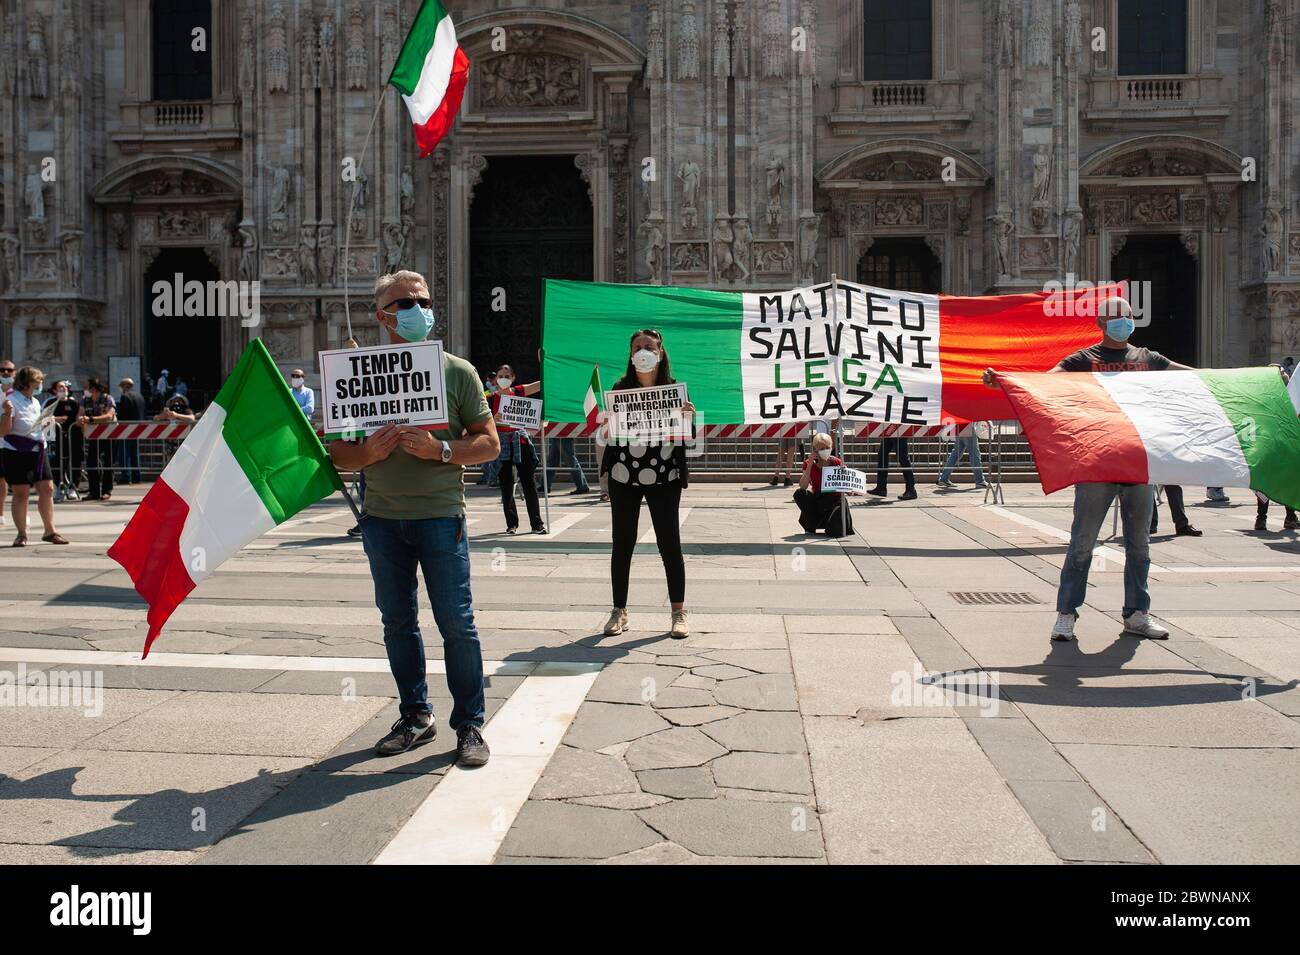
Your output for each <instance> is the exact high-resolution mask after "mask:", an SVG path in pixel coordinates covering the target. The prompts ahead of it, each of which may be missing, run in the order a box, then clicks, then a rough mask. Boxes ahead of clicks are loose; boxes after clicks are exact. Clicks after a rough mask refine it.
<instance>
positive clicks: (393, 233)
mask: <svg viewBox="0 0 1300 955" xmlns="http://www.w3.org/2000/svg"><path fill="white" fill-rule="evenodd" d="M383 235H384V269H385V271H388V272H396V271H397V270H398V269H400V268H402V259H403V256H404V255H405V253H406V234H405V230H404V229H403V228H402V223H401V222H394V221H393V220H391V219H389V220H387V221H385V222H384V229H383Z"/></svg>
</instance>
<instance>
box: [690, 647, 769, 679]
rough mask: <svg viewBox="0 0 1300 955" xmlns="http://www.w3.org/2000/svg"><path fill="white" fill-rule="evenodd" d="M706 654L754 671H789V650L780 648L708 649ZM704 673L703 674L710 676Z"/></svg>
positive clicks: (720, 660) (721, 661) (720, 661)
mask: <svg viewBox="0 0 1300 955" xmlns="http://www.w3.org/2000/svg"><path fill="white" fill-rule="evenodd" d="M708 656H709V657H710V658H711V659H714V660H717V661H718V662H719V663H730V664H732V665H733V666H738V667H742V668H744V669H746V670H752V671H753V672H755V673H789V672H790V651H789V650H786V649H784V648H783V649H780V650H710V651H709V653H708ZM712 675H713V674H711V673H705V674H704V676H712Z"/></svg>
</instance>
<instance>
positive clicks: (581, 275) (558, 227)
mask: <svg viewBox="0 0 1300 955" xmlns="http://www.w3.org/2000/svg"><path fill="white" fill-rule="evenodd" d="M573 160H574V157H573V156H571V155H569V156H492V157H490V158H489V159H488V162H487V169H486V170H484V172H483V180H482V182H481V183H480V184H479V186H478V188H476V189H475V190H474V204H473V205H472V206H471V207H470V252H469V255H470V263H469V272H470V294H469V307H470V314H469V327H470V360H471V361H472V362H473V363H474V366H475V367H476V368H478V369H479V370H480V371H484V372H487V371H492V370H494V369H496V368H497V367H498V366H499V365H500V364H501V363H502V362H509V363H510V364H511V365H513V366H514V368H515V372H516V373H517V374H518V375H519V376H520V377H519V380H520V381H535V380H536V379H537V378H538V376H539V374H540V367H539V365H538V361H537V349H538V348H539V347H540V345H541V340H542V338H541V328H542V325H541V321H542V280H543V279H548V278H553V279H584V280H590V279H591V278H592V258H593V252H592V249H593V245H592V213H591V199H590V198H589V197H588V195H587V184H586V183H585V182H583V180H582V176H581V173H580V172H579V170H578V167H577V166H576V165H574V161H573Z"/></svg>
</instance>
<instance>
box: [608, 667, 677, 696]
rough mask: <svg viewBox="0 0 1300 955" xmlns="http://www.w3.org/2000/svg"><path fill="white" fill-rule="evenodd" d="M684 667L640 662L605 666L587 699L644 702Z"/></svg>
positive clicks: (664, 686) (675, 676) (665, 686)
mask: <svg viewBox="0 0 1300 955" xmlns="http://www.w3.org/2000/svg"><path fill="white" fill-rule="evenodd" d="M685 672H686V671H685V670H683V669H681V668H679V667H667V666H645V665H644V664H640V663H628V664H619V665H616V666H608V667H606V668H605V669H604V670H602V671H601V673H600V676H598V677H596V682H595V683H594V684H592V687H591V692H590V693H588V694H587V699H588V700H592V701H595V702H601V703H647V702H649V699H650V698H651V697H653V696H654V695H657V694H658V693H660V692H662V691H663V690H666V689H667V688H668V687H669V686H671V685H672V683H673V681H674V680H676V679H677V678H678V677H679V676H681V675H682V674H683V673H685Z"/></svg>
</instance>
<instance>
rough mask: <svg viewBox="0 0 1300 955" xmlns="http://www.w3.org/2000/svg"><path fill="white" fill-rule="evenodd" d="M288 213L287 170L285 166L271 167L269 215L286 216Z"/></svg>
mask: <svg viewBox="0 0 1300 955" xmlns="http://www.w3.org/2000/svg"><path fill="white" fill-rule="evenodd" d="M288 212H289V169H288V167H287V166H272V167H271V214H272V215H281V216H282V215H287V214H288Z"/></svg>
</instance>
